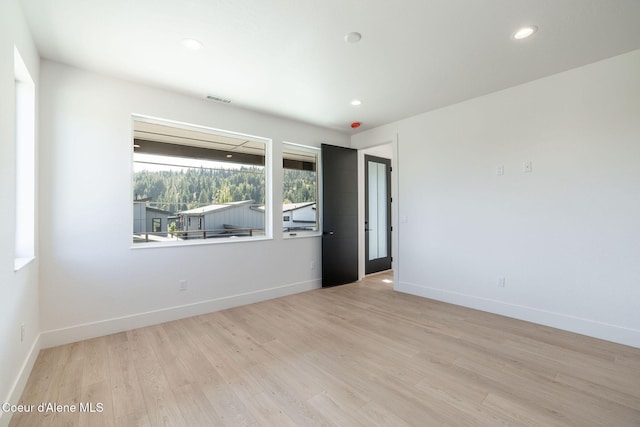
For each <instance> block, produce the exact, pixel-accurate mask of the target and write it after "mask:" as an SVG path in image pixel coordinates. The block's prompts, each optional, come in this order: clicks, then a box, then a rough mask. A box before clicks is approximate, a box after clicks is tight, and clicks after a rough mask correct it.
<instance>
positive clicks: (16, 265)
mask: <svg viewBox="0 0 640 427" xmlns="http://www.w3.org/2000/svg"><path fill="white" fill-rule="evenodd" d="M35 259H36V257H34V256H31V257H24V258H16V259H15V260H14V261H13V271H19V270H22V269H23V268H24V267H26V266H27V265H28V264H30V263H31V261H33V260H35Z"/></svg>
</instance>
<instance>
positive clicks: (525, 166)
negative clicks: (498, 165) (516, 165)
mask: <svg viewBox="0 0 640 427" xmlns="http://www.w3.org/2000/svg"><path fill="white" fill-rule="evenodd" d="M522 172H524V173H531V172H533V164H532V163H531V160H526V161H524V162H522Z"/></svg>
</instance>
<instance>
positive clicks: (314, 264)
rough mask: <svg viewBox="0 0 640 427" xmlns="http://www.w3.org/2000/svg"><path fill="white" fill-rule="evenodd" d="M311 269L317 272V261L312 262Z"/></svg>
mask: <svg viewBox="0 0 640 427" xmlns="http://www.w3.org/2000/svg"><path fill="white" fill-rule="evenodd" d="M309 268H310V269H311V270H315V269H316V262H315V261H311V263H310V264H309Z"/></svg>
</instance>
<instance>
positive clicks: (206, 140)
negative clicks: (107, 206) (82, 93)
mask: <svg viewBox="0 0 640 427" xmlns="http://www.w3.org/2000/svg"><path fill="white" fill-rule="evenodd" d="M268 148H269V140H267V139H263V138H259V137H252V136H247V135H241V134H236V133H231V132H225V131H220V130H215V129H208V128H203V127H199V126H193V125H185V124H177V123H173V122H164V121H159V120H156V119H149V118H144V117H139V116H135V117H134V136H133V243H135V244H139V243H151V242H154V243H156V244H162V243H180V242H189V241H191V242H193V241H203V240H206V241H209V242H214V241H221V240H222V241H228V240H229V239H251V238H260V237H265V236H267V237H268V236H270V231H269V228H270V227H269V225H270V222H271V221H270V220H269V219H268V213H269V208H268V206H269V203H268V202H269V200H268V199H269V197H268V196H269V192H268V190H267V189H268V188H269V187H268V182H267V179H268V174H267V162H266V159H267V153H268ZM163 226H164V227H166V228H163Z"/></svg>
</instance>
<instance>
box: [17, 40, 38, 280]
mask: <svg viewBox="0 0 640 427" xmlns="http://www.w3.org/2000/svg"><path fill="white" fill-rule="evenodd" d="M14 76H15V87H16V92H15V100H16V115H15V118H16V122H15V129H16V133H15V150H16V151H15V152H16V163H15V164H16V200H15V207H16V212H15V215H16V223H15V227H16V228H15V262H14V268H15V269H16V270H18V269H20V268H21V267H23V266H24V265H26V264H27V263H28V262H29V261H31V260H32V259H33V258H34V257H35V197H36V196H35V195H36V184H35V99H36V98H35V97H36V89H35V84H34V83H33V79H32V78H31V76H30V75H29V71H28V70H27V67H26V65H25V64H24V61H23V60H22V57H21V56H20V53H19V52H18V49H17V48H15V47H14Z"/></svg>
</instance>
